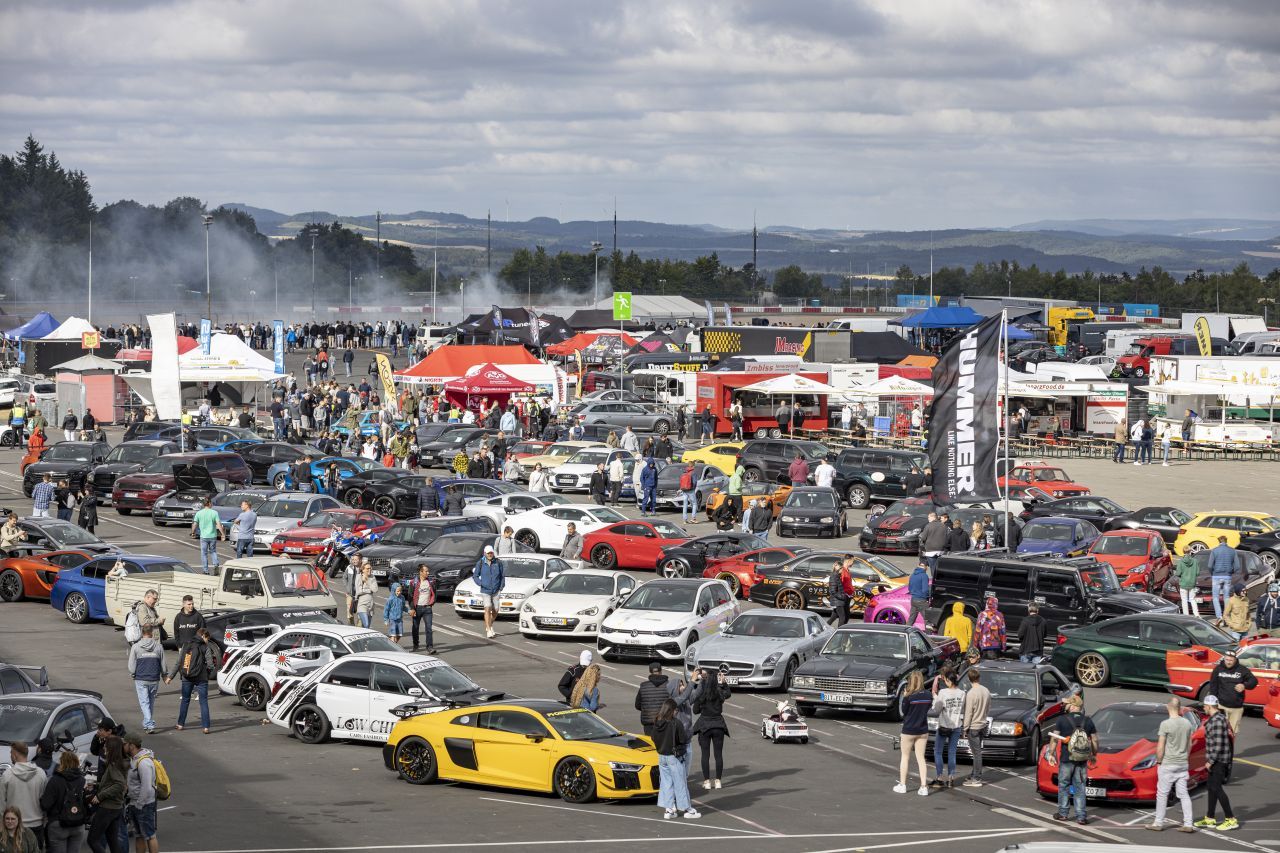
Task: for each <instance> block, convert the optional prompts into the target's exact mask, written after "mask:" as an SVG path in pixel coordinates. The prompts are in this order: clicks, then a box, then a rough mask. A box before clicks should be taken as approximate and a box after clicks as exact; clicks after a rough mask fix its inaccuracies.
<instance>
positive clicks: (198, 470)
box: [173, 465, 218, 492]
mask: <svg viewBox="0 0 1280 853" xmlns="http://www.w3.org/2000/svg"><path fill="white" fill-rule="evenodd" d="M173 486H174V488H175V489H177V490H178V491H180V492H216V491H217V490H218V483H217V481H216V480H214V479H213V477H210V476H209V469H208V468H206V467H204V466H203V465H174V466H173Z"/></svg>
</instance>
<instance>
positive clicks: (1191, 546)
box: [1173, 509, 1280, 554]
mask: <svg viewBox="0 0 1280 853" xmlns="http://www.w3.org/2000/svg"><path fill="white" fill-rule="evenodd" d="M1273 530H1280V518H1276V517H1275V516H1274V515H1272V514H1271V513H1267V512H1250V511H1239V510H1229V511H1225V512H1224V511H1221V510H1216V509H1215V510H1210V511H1208V512H1197V513H1196V514H1195V515H1193V516H1192V517H1191V520H1190V521H1188V522H1187V523H1186V524H1183V525H1182V527H1180V528H1179V529H1178V538H1177V539H1175V540H1174V542H1173V551H1174V553H1175V554H1197V553H1199V552H1201V551H1207V550H1209V549H1211V548H1216V547H1217V546H1218V537H1219V536H1225V537H1226V538H1227V544H1228V545H1230V546H1231V547H1232V548H1234V547H1236V546H1237V545H1239V544H1240V539H1241V537H1244V536H1252V535H1254V534H1255V533H1270V532H1271V531H1273Z"/></svg>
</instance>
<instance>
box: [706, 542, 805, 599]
mask: <svg viewBox="0 0 1280 853" xmlns="http://www.w3.org/2000/svg"><path fill="white" fill-rule="evenodd" d="M808 552H809V549H808V548H802V547H800V546H798V545H787V546H777V547H769V548H757V549H756V550H754V551H744V552H743V553H741V554H734V555H733V556H730V557H721V558H717V559H714V560H708V561H707V567H706V568H705V569H703V570H702V576H703V577H704V578H715V579H717V580H722V581H724V582H725V583H727V584H728V585H729V590H730V591H731V592H732V593H733V594H734V595H735V596H737V597H738V598H747V597H749V596H750V594H751V587H752V586H753V585H754V584H755V582H756V575H757V573H759V572H760V570H762V569H765V568H768V567H769V566H776V565H778V564H780V563H785V562H787V561H788V560H790V559H792V558H794V557H799V556H800V555H801V554H807V553H808Z"/></svg>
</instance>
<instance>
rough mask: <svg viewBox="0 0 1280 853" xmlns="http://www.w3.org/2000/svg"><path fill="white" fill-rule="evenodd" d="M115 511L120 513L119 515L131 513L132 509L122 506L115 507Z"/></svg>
mask: <svg viewBox="0 0 1280 853" xmlns="http://www.w3.org/2000/svg"><path fill="white" fill-rule="evenodd" d="M116 512H118V513H120V514H121V515H133V510H131V509H125V508H124V507H116Z"/></svg>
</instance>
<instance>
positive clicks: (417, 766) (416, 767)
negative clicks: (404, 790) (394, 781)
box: [392, 737, 440, 785]
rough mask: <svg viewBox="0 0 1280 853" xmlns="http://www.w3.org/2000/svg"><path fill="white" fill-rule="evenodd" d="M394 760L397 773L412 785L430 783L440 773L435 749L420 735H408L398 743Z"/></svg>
mask: <svg viewBox="0 0 1280 853" xmlns="http://www.w3.org/2000/svg"><path fill="white" fill-rule="evenodd" d="M392 761H393V762H394V764H395V768H396V775H398V776H399V777H400V778H401V779H403V780H404V781H406V782H408V783H409V784H410V785H429V784H431V783H432V782H434V781H436V777H437V776H438V775H439V773H440V763H439V762H438V761H436V751H435V749H434V748H433V747H432V746H431V744H429V743H428V742H427V741H426V740H424V739H423V738H420V737H407V738H405V739H404V740H402V741H400V743H398V744H396V750H395V753H394V754H393V757H392Z"/></svg>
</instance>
